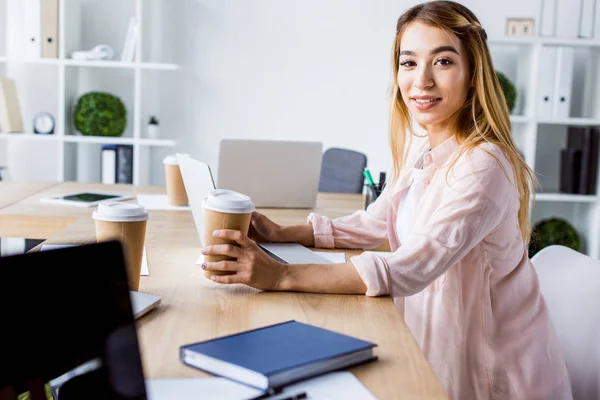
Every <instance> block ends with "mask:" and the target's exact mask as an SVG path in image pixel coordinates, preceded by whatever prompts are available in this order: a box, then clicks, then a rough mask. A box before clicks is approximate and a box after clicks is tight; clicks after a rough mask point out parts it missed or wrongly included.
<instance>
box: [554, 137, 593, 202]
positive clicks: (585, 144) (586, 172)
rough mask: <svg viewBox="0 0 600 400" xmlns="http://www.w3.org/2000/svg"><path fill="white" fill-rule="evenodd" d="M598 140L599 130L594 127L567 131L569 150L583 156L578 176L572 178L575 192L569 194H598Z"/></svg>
mask: <svg viewBox="0 0 600 400" xmlns="http://www.w3.org/2000/svg"><path fill="white" fill-rule="evenodd" d="M598 139H599V138H598V130H597V129H596V128H593V127H569V128H568V129H567V149H571V150H573V151H577V152H579V153H580V154H581V160H580V162H579V164H578V165H577V167H578V168H577V170H578V174H577V176H573V177H572V179H574V182H573V186H574V191H573V192H569V193H577V194H586V195H590V194H595V193H596V180H597V177H598V146H599V142H598ZM573 168H575V167H573ZM561 171H562V165H561Z"/></svg>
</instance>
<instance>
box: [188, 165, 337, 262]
mask: <svg viewBox="0 0 600 400" xmlns="http://www.w3.org/2000/svg"><path fill="white" fill-rule="evenodd" d="M177 161H178V163H179V169H180V170H181V177H182V178H183V185H184V186H185V191H186V193H187V195H188V200H189V203H190V208H191V209H192V216H193V218H194V224H195V225H196V230H197V232H198V237H199V238H200V243H201V244H202V246H204V243H205V241H204V229H202V227H203V226H204V217H203V213H202V200H204V199H205V198H206V197H207V196H208V194H209V193H210V191H211V190H213V189H216V187H215V183H214V179H213V177H212V173H211V170H210V167H209V166H208V165H207V164H204V163H202V162H200V161H198V160H195V159H193V158H192V157H189V156H187V155H184V156H182V155H180V154H178V155H177ZM252 200H253V201H254V199H253V198H252ZM257 244H258V245H259V246H260V247H261V248H262V249H263V250H265V252H266V253H267V254H269V255H270V256H271V257H273V258H274V259H276V260H278V261H280V262H283V263H286V264H331V263H332V262H331V261H330V260H328V259H326V258H325V257H321V256H320V255H318V254H315V253H314V252H312V251H310V250H309V249H307V248H306V247H304V246H302V245H301V244H298V243H257ZM203 260H204V259H203V257H202V256H201V257H200V258H199V259H198V260H197V261H196V263H197V264H201V263H202V261H203Z"/></svg>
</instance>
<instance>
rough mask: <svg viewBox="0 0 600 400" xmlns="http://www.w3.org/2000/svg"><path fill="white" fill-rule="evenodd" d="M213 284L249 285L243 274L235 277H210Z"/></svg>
mask: <svg viewBox="0 0 600 400" xmlns="http://www.w3.org/2000/svg"><path fill="white" fill-rule="evenodd" d="M210 279H211V280H212V281H213V282H217V283H223V284H232V283H247V282H248V279H246V278H245V275H243V274H234V275H213V276H211V277H210Z"/></svg>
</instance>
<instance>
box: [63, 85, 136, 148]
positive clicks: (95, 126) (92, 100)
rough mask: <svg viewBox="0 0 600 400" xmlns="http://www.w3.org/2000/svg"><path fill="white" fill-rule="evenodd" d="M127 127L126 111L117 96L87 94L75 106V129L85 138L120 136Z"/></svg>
mask: <svg viewBox="0 0 600 400" xmlns="http://www.w3.org/2000/svg"><path fill="white" fill-rule="evenodd" d="M126 126H127V110H126V109H125V105H124V104H123V102H122V101H121V99H119V98H118V97H117V96H114V95H112V94H110V93H103V92H89V93H86V94H84V95H83V96H81V97H80V98H79V100H78V101H77V105H76V106H75V128H76V129H77V130H78V131H79V132H81V134H83V135H86V136H111V137H115V136H121V135H122V134H123V132H124V131H125V127H126Z"/></svg>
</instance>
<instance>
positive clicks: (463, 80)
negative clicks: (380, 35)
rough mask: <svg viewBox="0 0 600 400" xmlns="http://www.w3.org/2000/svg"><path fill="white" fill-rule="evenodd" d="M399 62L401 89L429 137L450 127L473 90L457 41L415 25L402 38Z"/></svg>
mask: <svg viewBox="0 0 600 400" xmlns="http://www.w3.org/2000/svg"><path fill="white" fill-rule="evenodd" d="M399 61H400V62H399V69H398V87H399V89H400V93H401V94H402V99H403V100H404V102H405V104H406V105H407V106H408V109H409V111H410V113H411V114H412V116H413V118H414V119H415V120H416V121H417V122H418V123H419V124H421V125H424V126H425V127H426V128H427V129H428V130H429V132H430V133H432V131H435V130H436V129H446V128H448V127H449V126H451V125H452V123H453V122H454V121H453V118H452V117H453V116H454V114H455V113H456V111H458V110H459V109H460V108H461V107H462V106H463V104H464V103H465V101H466V99H467V94H468V92H469V87H470V86H471V82H470V74H469V61H468V59H467V56H466V54H465V51H464V49H463V48H462V45H461V42H460V40H459V39H458V37H457V36H456V35H454V34H452V33H448V32H446V31H444V30H442V29H440V28H435V27H432V26H429V25H425V24H422V23H420V22H412V23H411V24H410V25H408V26H407V27H406V29H405V30H404V33H403V35H402V39H401V41H400V60H399Z"/></svg>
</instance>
